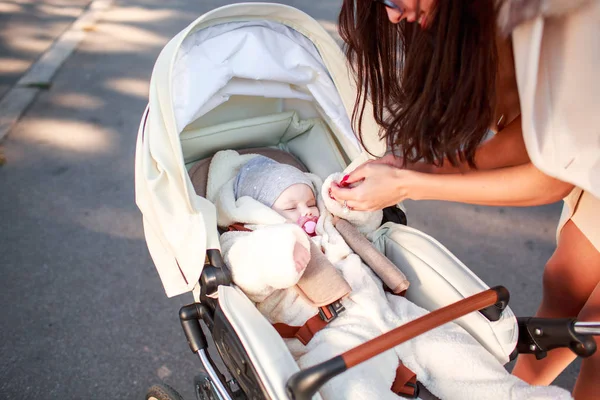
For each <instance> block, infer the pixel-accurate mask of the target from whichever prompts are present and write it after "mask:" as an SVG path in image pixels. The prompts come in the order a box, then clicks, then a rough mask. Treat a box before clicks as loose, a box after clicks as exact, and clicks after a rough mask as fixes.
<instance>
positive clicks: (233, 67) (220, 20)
mask: <svg viewBox="0 0 600 400" xmlns="http://www.w3.org/2000/svg"><path fill="white" fill-rule="evenodd" d="M246 31H248V32H250V34H245V33H244V32H246ZM232 95H246V96H256V97H260V98H290V99H300V100H303V101H306V100H308V101H311V102H312V103H314V104H315V108H316V110H317V111H318V112H319V114H320V115H319V117H320V118H322V119H323V120H325V121H327V122H328V123H329V125H330V128H331V130H332V133H333V135H335V139H336V140H337V142H338V146H339V147H340V149H341V151H342V152H343V153H344V158H345V162H350V161H352V160H356V159H363V158H364V157H366V155H365V152H364V151H362V149H361V148H360V146H359V143H358V141H357V140H356V138H355V137H354V134H353V132H352V128H351V124H350V116H351V114H352V110H353V107H354V102H355V97H356V92H355V88H354V83H353V81H352V80H351V79H350V74H349V71H348V69H347V68H346V61H345V59H344V56H343V54H342V52H341V51H340V49H339V47H338V46H337V44H336V43H335V41H334V40H333V39H332V38H331V36H330V35H329V34H328V33H327V32H326V31H325V30H324V29H323V28H322V27H321V25H320V24H319V23H318V22H317V21H315V20H314V19H312V18H311V17H309V16H308V15H306V14H304V13H302V12H300V11H298V10H296V9H294V8H291V7H288V6H284V5H278V4H268V3H246V4H235V5H231V6H226V7H222V8H219V9H217V10H214V11H212V12H209V13H207V14H205V15H203V16H202V17H200V18H198V19H197V20H196V21H194V22H193V23H192V24H191V25H189V26H188V27H187V28H186V29H184V30H183V31H182V32H180V33H179V34H178V35H177V36H175V37H174V38H173V39H172V40H171V41H170V42H169V43H168V44H167V45H166V46H165V48H164V49H163V51H162V52H161V54H160V56H159V58H158V60H157V62H156V65H155V67H154V71H153V73H152V79H151V85H150V102H149V106H148V109H147V110H146V113H145V114H144V117H143V119H142V123H141V125H140V129H139V133H138V141H137V149H136V162H135V181H136V182H135V190H136V202H137V205H138V207H139V208H140V210H141V211H142V214H143V224H144V232H145V236H146V242H147V244H148V248H149V250H150V254H151V256H152V259H153V261H154V263H155V264H156V267H157V269H158V272H159V275H160V278H161V280H162V282H163V285H164V287H165V291H166V293H167V295H168V296H169V297H171V296H175V295H178V294H181V293H185V292H188V291H191V290H193V288H194V286H196V284H197V282H198V278H199V277H200V274H201V272H202V268H203V265H204V260H205V254H206V250H207V249H219V240H218V234H217V225H216V213H215V208H214V206H213V204H212V203H210V202H209V201H208V200H206V199H204V198H202V197H200V196H197V195H196V193H195V191H194V188H193V186H192V183H191V181H190V178H189V176H188V173H187V171H186V167H185V163H186V161H187V160H186V159H185V156H184V154H183V152H182V146H181V140H180V135H181V133H182V132H183V130H184V129H185V128H186V126H188V125H190V124H193V123H196V121H198V120H201V119H202V118H201V117H202V116H203V115H205V114H206V113H208V112H210V111H211V110H214V109H215V108H216V107H218V106H219V105H221V104H223V103H225V102H226V101H227V100H228V99H229V97H230V96H232ZM365 116H366V118H365V122H364V124H363V131H364V133H365V134H366V135H365V136H366V137H367V138H370V139H368V142H367V143H366V146H367V148H368V149H369V150H370V151H371V152H373V153H381V152H382V150H383V147H382V144H381V143H379V141H378V139H377V138H378V135H377V132H378V131H377V129H378V128H377V126H376V124H375V122H374V121H373V120H372V119H370V118H368V116H370V113H369V111H368V110H367V112H366V113H365ZM215 140H218V139H215ZM225 145H226V144H223V146H225Z"/></svg>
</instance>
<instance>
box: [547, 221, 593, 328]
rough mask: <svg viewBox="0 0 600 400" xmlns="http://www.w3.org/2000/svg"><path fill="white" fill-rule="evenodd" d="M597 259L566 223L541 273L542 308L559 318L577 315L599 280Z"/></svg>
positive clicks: (571, 224)
mask: <svg viewBox="0 0 600 400" xmlns="http://www.w3.org/2000/svg"><path fill="white" fill-rule="evenodd" d="M598 258H600V254H598V252H597V250H595V248H593V247H590V246H589V245H588V243H587V239H586V238H585V236H584V235H583V234H582V233H581V232H580V231H579V229H578V228H577V226H575V224H573V223H572V222H571V221H569V222H568V223H567V224H566V225H565V227H564V228H563V231H562V232H561V236H560V240H559V244H558V247H557V248H556V251H555V252H554V254H553V255H552V257H551V258H550V260H548V263H547V264H546V268H545V270H544V277H543V284H544V301H543V307H544V306H545V308H552V309H553V310H556V312H557V313H560V314H561V315H562V316H572V317H575V316H577V314H578V313H579V311H580V310H581V309H582V307H583V306H584V305H585V303H586V301H587V300H588V298H589V297H590V295H591V294H592V292H593V291H594V289H595V287H596V285H597V284H598V282H599V281H600V268H599V267H600V264H599V263H598Z"/></svg>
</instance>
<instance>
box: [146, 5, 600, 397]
mask: <svg viewBox="0 0 600 400" xmlns="http://www.w3.org/2000/svg"><path fill="white" fill-rule="evenodd" d="M235 7H237V9H238V10H240V7H242V6H235ZM268 7H270V8H271V9H273V10H274V9H275V8H280V7H283V6H276V5H269V6H268ZM227 9H229V10H233V9H234V6H228V7H224V8H223V9H222V10H223V11H222V14H223V15H225V16H226V15H227V12H226V11H227ZM241 9H242V10H243V11H247V10H252V5H250V4H246V5H244V6H243V7H242V8H241ZM258 14H260V13H257V15H258ZM215 16H217V17H219V16H220V15H219V13H217V14H215ZM258 17H260V15H258V16H254V18H258ZM234 19H235V18H234ZM234 19H232V20H234ZM238 20H239V18H238ZM301 22H302V23H304V22H306V21H304V20H301V19H298V23H297V25H296V26H297V27H302V24H301ZM315 24H316V22H315ZM291 25H293V24H291ZM192 28H193V29H196V28H195V27H193V26H191V27H190V28H188V30H186V31H184V32H182V33H181V34H180V35H178V37H176V38H175V39H174V40H173V41H172V42H170V43H169V45H168V46H167V47H166V48H165V49H167V51H166V53H172V52H173V49H174V48H175V47H176V46H178V45H179V44H180V42H181V41H182V40H183V38H184V37H185V36H186V35H187V33H189V32H190V31H191V30H192ZM329 39H330V38H329ZM329 39H327V40H329ZM323 40H325V39H323ZM331 42H333V41H332V40H331ZM332 47H333V46H331V48H332ZM338 50H339V49H338ZM160 60H161V61H160V62H157V66H156V68H157V69H158V70H160V71H163V72H164V71H166V70H168V71H169V74H170V69H169V68H170V67H169V66H168V63H170V60H169V59H168V58H167V57H163V58H162V59H160ZM336 66H337V67H338V71H337V75H336V74H332V75H334V76H338V77H339V76H340V75H344V72H345V69H344V66H343V65H341V64H340V65H336V63H331V64H329V65H328V67H330V68H335V67H336ZM342 70H343V71H342ZM169 74H156V75H158V77H157V78H156V79H155V80H156V82H155V85H157V86H158V85H159V84H165V81H167V78H170V75H169ZM154 75H155V74H153V80H154ZM344 82H345V81H344ZM344 82H342V83H344ZM338 90H340V91H341V90H345V91H346V92H345V95H344V96H342V98H343V100H344V101H346V102H347V103H348V101H347V99H352V98H353V95H352V94H353V93H352V89H351V85H350V82H347V84H340V85H338ZM157 93H158V94H160V96H159V95H158V94H157ZM165 93H168V91H165V90H161V91H151V104H153V107H154V108H153V109H154V110H156V109H158V108H164V109H165V110H166V111H167V114H166V115H165V117H166V122H165V124H168V125H169V126H170V127H171V128H172V131H173V132H171V133H174V131H175V129H174V128H173V127H174V126H175V124H174V122H173V119H174V116H173V115H171V114H172V110H170V108H169V107H170V105H169V106H166V105H167V104H169V100H171V99H170V98H169V97H168V96H166V97H165ZM153 96H154V99H153ZM352 106H353V104H350V103H348V104H345V107H346V109H347V111H349V110H351V109H352ZM147 116H148V111H146V113H145V114H144V117H143V119H142V124H141V126H140V134H139V135H138V146H139V147H138V151H139V150H140V149H141V148H142V147H143V146H142V145H144V144H147V141H148V140H147V137H146V138H145V137H144V132H145V126H146V123H147ZM329 122H330V121H329ZM156 124H157V123H156V122H155V125H156ZM369 130H370V131H371V135H370V136H371V137H374V138H375V137H377V135H376V132H377V129H376V127H374V126H371V127H369ZM172 136H173V140H176V139H175V138H174V136H175V135H172ZM337 139H338V140H343V138H342V139H340V138H337ZM145 142H146V143H145ZM347 144H348V143H347V142H343V143H342V144H341V145H342V147H345V149H346V150H347V149H348V148H349V147H348V146H347ZM338 145H339V143H338ZM175 147H176V146H173V148H175ZM366 147H368V148H372V147H371V146H369V145H367V146H366ZM157 155H158V156H163V155H164V153H159V154H157ZM346 155H349V154H346ZM356 156H357V154H350V155H349V157H348V158H349V159H353V158H354V157H356ZM169 157H170V158H169V160H167V159H165V160H161V161H171V158H173V159H178V160H179V159H181V160H180V161H181V162H182V164H184V163H183V161H184V160H183V158H182V155H181V154H179V152H174V153H173V154H172V155H170V156H169ZM137 158H139V159H140V160H142V161H143V158H144V156H143V154H141V153H140V154H137V155H136V159H137ZM142 164H143V163H142V162H140V163H138V162H137V160H136V181H137V180H138V173H140V174H141V173H142V172H144V171H143V169H142V167H143V165H142ZM138 168H139V171H138ZM169 172H173V171H169ZM173 181H175V180H173ZM180 189H182V193H185V192H186V190H188V189H187V188H186V187H183V188H180ZM138 192H140V193H141V195H140V199H143V198H144V196H146V197H148V196H151V194H149V193H150V192H149V191H147V190H146V188H145V187H144V185H143V182H141V184H140V185H139V187H138V184H137V182H136V194H139V193H138ZM140 199H137V198H136V200H140ZM143 200H146V199H143ZM178 200H179V198H178ZM138 205H140V203H139V202H138ZM140 208H141V209H142V212H143V213H144V214H145V215H144V217H145V220H144V221H145V223H146V222H149V221H150V222H154V221H151V220H152V218H155V217H156V216H155V215H146V214H147V212H148V210H150V209H151V208H150V207H147V204H145V202H144V207H140ZM209 209H210V207H205V208H203V209H202V210H200V211H201V212H202V214H203V216H204V217H205V221H207V223H206V228H207V229H211V228H210V227H209V224H208V222H210V218H209V217H210V212H209V211H207V210H209ZM186 211H187V210H186ZM193 211H198V210H193ZM205 211H206V212H205ZM394 211H395V212H397V211H398V209H394ZM389 214H390V210H386V212H384V215H386V216H388V215H389ZM392 214H393V212H392ZM184 216H185V217H186V218H187V217H188V216H189V214H185V215H184ZM193 216H195V215H193ZM390 219H393V218H390V217H389V216H388V220H390ZM394 222H401V223H403V224H406V219H405V216H400V217H399V218H397V219H396V220H395V221H394ZM211 225H212V224H211ZM214 225H215V227H214V230H215V232H212V236H211V235H208V237H207V238H206V242H207V250H206V261H205V265H204V267H203V269H202V272H201V274H200V277H199V278H198V275H195V276H194V278H193V279H190V280H189V281H191V283H194V281H196V280H198V281H199V287H200V295H199V301H198V302H194V303H191V304H188V305H186V306H183V307H182V308H181V309H180V311H179V317H180V322H181V325H182V328H183V330H184V333H185V335H186V339H187V341H188V344H189V346H190V349H191V350H192V352H193V353H195V354H197V355H198V357H199V358H200V362H201V364H202V365H203V368H204V371H206V374H203V375H201V376H200V378H199V379H197V380H196V383H195V385H196V393H197V395H198V397H199V398H204V399H213V398H218V399H242V398H251V399H255V398H271V395H270V394H269V392H268V390H267V387H266V386H265V383H264V382H263V381H262V380H261V378H260V375H259V373H258V372H257V369H256V367H255V366H254V365H253V363H252V361H251V357H250V356H249V353H248V350H247V349H245V348H244V345H243V344H242V341H241V339H240V338H239V337H238V336H237V334H236V332H235V330H234V327H233V325H232V323H231V322H230V321H229V320H228V318H227V316H226V315H225V313H224V311H223V308H222V306H221V304H220V303H219V301H220V300H219V298H218V296H217V291H218V290H219V287H221V286H230V285H231V284H232V280H231V274H230V272H229V271H228V268H227V266H226V265H225V264H224V262H223V259H222V257H221V253H220V251H219V250H217V249H216V247H217V246H215V243H214V240H213V239H215V238H218V236H217V235H216V224H214ZM145 228H146V226H145ZM151 228H152V229H155V230H154V231H148V230H147V231H146V234H147V235H148V234H149V232H150V234H153V235H154V236H147V241H148V240H149V238H150V239H152V240H153V241H154V244H153V245H154V251H155V252H157V253H156V254H158V256H159V259H160V258H161V257H162V256H164V255H168V256H169V257H172V256H173V254H171V253H170V251H171V250H173V249H172V248H168V246H166V247H165V248H161V247H160V246H159V244H160V245H162V244H163V243H167V242H168V240H165V241H163V240H158V239H157V236H156V235H160V233H161V232H160V229H156V228H160V226H158V225H156V226H151ZM157 232H158V233H157ZM161 239H163V238H162V237H161ZM211 240H213V241H212V242H211ZM149 247H151V246H150V245H149ZM201 254H202V257H204V249H203V250H202V253H201ZM175 255H177V254H175ZM153 258H155V257H154V254H153ZM162 258H163V259H165V258H166V256H165V257H162ZM172 259H174V260H175V261H174V262H173V261H171V262H172V263H173V264H172V265H174V266H175V268H179V270H180V271H181V270H182V269H183V270H189V265H190V263H189V262H188V263H187V265H186V264H185V261H189V257H188V258H187V260H186V259H185V257H183V256H182V257H181V258H180V259H179V261H177V257H172ZM201 259H202V258H200V260H201ZM197 260H198V258H195V261H197ZM180 261H183V262H182V264H181V265H180ZM175 264H176V265H175ZM161 278H162V276H161ZM186 284H187V281H186ZM188 289H189V287H188ZM177 290H179V289H177ZM180 293H183V291H181V292H173V291H172V292H170V293H169V292H168V294H169V296H172V295H176V294H180ZM501 295H502V296H501ZM476 296H477V295H476ZM507 302H508V296H507V293H503V292H502V290H498V297H496V298H495V299H494V301H493V302H491V303H490V304H489V305H487V306H483V307H481V308H482V310H480V312H481V313H482V314H483V315H484V316H485V317H486V318H487V319H488V320H490V321H494V320H496V319H499V318H500V317H501V314H502V310H503V309H504V307H506V303H507ZM495 303H498V305H497V306H496V305H494V304H495ZM478 309H479V308H477V309H472V310H470V311H469V312H472V311H475V310H478ZM434 312H435V311H434ZM200 321H203V322H204V323H205V325H206V327H207V328H208V334H209V335H210V336H211V337H212V338H213V340H214V343H215V345H216V350H217V353H218V357H219V358H220V359H221V360H222V361H223V363H224V364H225V367H226V369H227V370H228V371H229V373H230V374H231V376H232V379H230V380H229V381H227V379H226V378H225V376H224V375H223V374H222V371H220V370H219V368H218V367H217V363H216V362H215V360H213V359H212V358H211V356H210V355H209V353H208V340H207V338H206V335H205V332H204V331H203V329H202V327H201V324H200ZM517 323H518V328H519V335H518V341H517V346H516V349H515V351H514V352H513V353H512V354H511V358H514V357H516V355H517V354H518V353H531V354H535V355H536V357H537V358H543V357H545V355H546V353H547V351H549V350H552V349H554V348H559V347H568V348H570V349H571V350H572V351H574V352H575V353H576V354H577V355H579V356H582V357H587V356H590V355H591V354H593V353H594V351H595V350H596V343H595V341H594V340H593V338H592V337H591V336H590V335H600V323H582V322H577V321H575V320H574V319H560V320H557V319H540V318H518V319H517ZM394 331H396V330H394ZM394 331H392V332H394ZM388 334H390V333H388ZM386 335H387V334H386ZM392 335H393V334H392ZM409 339H410V338H409ZM373 340H377V338H376V339H373ZM335 359H336V358H334V359H332V360H330V361H327V362H325V363H323V364H319V365H317V366H314V367H311V368H309V369H307V370H304V371H300V372H298V373H296V374H294V375H292V376H291V377H290V378H289V379H288V391H287V394H288V397H290V398H292V399H304V398H310V397H311V393H315V392H316V391H317V390H318V389H319V387H320V386H321V385H322V384H323V383H325V382H326V381H327V379H329V378H331V377H332V376H334V375H336V374H338V373H341V372H343V371H344V370H345V369H347V368H348V366H347V365H342V366H340V364H339V362H338V361H334V360H335ZM362 361H364V360H359V361H358V362H362ZM324 365H325V366H324ZM150 392H151V391H150ZM150 392H149V393H148V396H147V398H155V399H159V400H163V399H177V398H180V396H178V395H177V394H176V393H174V392H173V391H171V393H173V394H171V395H169V393H166V391H165V393H166V394H167V395H169V396H168V397H160V396H159V397H157V395H156V394H152V393H150Z"/></svg>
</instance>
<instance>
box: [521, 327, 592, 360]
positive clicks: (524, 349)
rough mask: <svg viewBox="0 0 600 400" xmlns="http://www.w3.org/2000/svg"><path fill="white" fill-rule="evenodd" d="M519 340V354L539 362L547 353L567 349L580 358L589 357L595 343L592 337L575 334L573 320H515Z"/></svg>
mask: <svg viewBox="0 0 600 400" xmlns="http://www.w3.org/2000/svg"><path fill="white" fill-rule="evenodd" d="M517 323H518V324H519V340H518V342H517V350H518V352H519V353H521V354H534V355H535V358H537V359H538V360H541V359H542V358H544V357H546V355H547V353H548V351H550V350H553V349H558V348H561V347H567V348H569V349H571V351H572V352H573V353H575V354H577V355H578V356H580V357H589V356H591V355H592V354H594V353H595V352H596V341H595V340H594V338H593V337H592V336H587V335H581V334H578V333H576V332H575V323H576V320H575V319H573V318H532V317H521V318H517Z"/></svg>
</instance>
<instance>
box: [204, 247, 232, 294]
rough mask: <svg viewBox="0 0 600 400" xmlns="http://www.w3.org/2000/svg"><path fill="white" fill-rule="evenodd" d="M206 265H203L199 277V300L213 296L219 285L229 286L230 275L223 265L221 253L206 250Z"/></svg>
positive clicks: (215, 250) (214, 250)
mask: <svg viewBox="0 0 600 400" xmlns="http://www.w3.org/2000/svg"><path fill="white" fill-rule="evenodd" d="M206 257H207V259H208V264H205V265H204V268H203V269H202V274H201V275H200V299H201V300H202V299H206V298H207V297H211V296H214V295H215V293H217V290H218V288H219V286H220V285H224V286H228V285H230V284H231V273H230V271H229V269H228V268H227V266H226V265H225V263H224V262H223V257H222V256H221V252H220V251H219V250H217V249H208V250H206Z"/></svg>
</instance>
